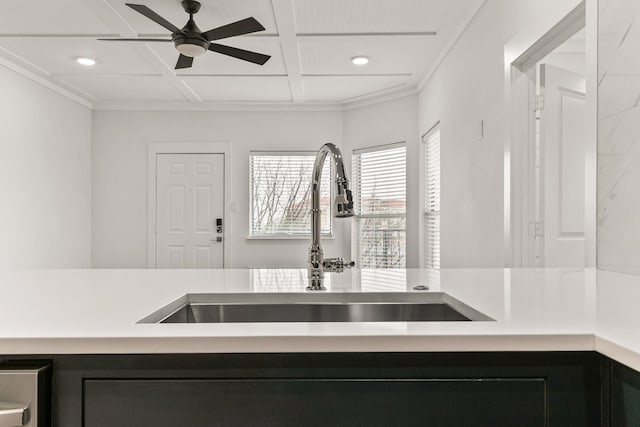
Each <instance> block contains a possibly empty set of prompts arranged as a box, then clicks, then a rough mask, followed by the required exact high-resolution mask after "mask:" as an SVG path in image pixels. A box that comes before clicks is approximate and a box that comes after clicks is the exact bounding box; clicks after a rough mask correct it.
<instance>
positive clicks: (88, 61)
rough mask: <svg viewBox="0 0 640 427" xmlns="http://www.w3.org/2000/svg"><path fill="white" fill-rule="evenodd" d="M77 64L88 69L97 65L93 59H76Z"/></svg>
mask: <svg viewBox="0 0 640 427" xmlns="http://www.w3.org/2000/svg"><path fill="white" fill-rule="evenodd" d="M76 62H77V63H78V64H80V65H84V66H86V67H91V66H93V65H96V61H95V59H91V58H76Z"/></svg>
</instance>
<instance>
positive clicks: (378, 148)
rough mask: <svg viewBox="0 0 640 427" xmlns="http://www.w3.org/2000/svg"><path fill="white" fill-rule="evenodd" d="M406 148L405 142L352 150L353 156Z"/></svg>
mask: <svg viewBox="0 0 640 427" xmlns="http://www.w3.org/2000/svg"><path fill="white" fill-rule="evenodd" d="M406 146H407V143H406V142H405V141H399V142H392V143H390V144H380V145H370V146H369V147H364V148H356V149H355V150H353V154H354V155H358V154H365V153H375V152H376V151H384V150H392V149H394V148H403V147H406Z"/></svg>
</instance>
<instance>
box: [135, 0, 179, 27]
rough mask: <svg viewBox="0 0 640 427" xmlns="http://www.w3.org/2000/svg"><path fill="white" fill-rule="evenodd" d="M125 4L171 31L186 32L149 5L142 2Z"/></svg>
mask: <svg viewBox="0 0 640 427" xmlns="http://www.w3.org/2000/svg"><path fill="white" fill-rule="evenodd" d="M125 4H126V5H127V6H129V7H130V8H131V9H133V10H135V11H136V12H138V13H141V14H143V15H144V16H146V17H147V18H149V19H151V20H152V21H153V22H155V23H156V24H158V25H162V26H163V27H164V28H166V29H167V30H169V31H171V32H172V33H180V34H184V33H183V32H182V30H181V29H180V28H178V27H176V26H175V25H173V24H172V23H171V22H169V21H167V20H166V19H164V18H163V17H162V16H160V15H158V14H157V13H155V12H154V11H153V10H151V9H149V8H148V7H147V6H145V5H142V4H132V3H125Z"/></svg>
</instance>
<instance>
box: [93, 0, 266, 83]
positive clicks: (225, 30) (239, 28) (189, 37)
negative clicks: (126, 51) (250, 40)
mask: <svg viewBox="0 0 640 427" xmlns="http://www.w3.org/2000/svg"><path fill="white" fill-rule="evenodd" d="M125 4H126V5H127V6H129V7H130V8H131V9H133V10H135V11H136V12H138V13H141V14H142V15H144V16H146V17H147V18H149V19H151V20H152V21H153V22H155V23H156V24H159V25H161V26H163V27H164V28H166V29H167V30H169V31H171V39H145V38H136V39H98V40H108V41H127V42H173V43H174V45H175V47H176V49H177V50H178V52H180V56H179V57H178V62H177V63H176V70H177V69H180V68H190V67H191V65H193V58H194V57H196V56H200V55H204V53H205V52H206V51H207V50H210V51H212V52H217V53H221V54H223V55H228V56H232V57H234V58H238V59H241V60H243V61H248V62H253V63H254V64H259V65H264V64H265V63H266V62H267V61H268V60H269V58H271V56H269V55H263V54H261V53H257V52H251V51H249V50H244V49H238V48H236V47H231V46H225V45H222V44H218V43H213V42H214V41H215V40H220V39H226V38H228V37H233V36H240V35H243V34H250V33H255V32H258V31H264V27H263V26H262V25H261V24H260V23H259V22H258V21H257V20H256V19H255V18H253V17H251V18H246V19H241V20H240V21H237V22H233V23H231V24H227V25H223V26H222V27H218V28H214V29H211V30H209V31H205V32H202V31H201V30H200V28H198V26H197V25H196V23H195V21H194V20H193V15H194V14H196V13H198V11H199V10H200V2H198V1H195V0H184V1H182V7H183V8H184V10H185V12H187V13H188V14H189V20H188V21H187V24H186V25H185V26H184V27H182V29H180V28H178V27H176V26H175V25H173V24H172V23H171V22H169V21H167V20H166V19H164V18H163V17H162V16H160V15H158V14H157V13H155V12H154V11H153V10H151V9H149V8H148V7H147V6H144V5H141V4H131V3H125Z"/></svg>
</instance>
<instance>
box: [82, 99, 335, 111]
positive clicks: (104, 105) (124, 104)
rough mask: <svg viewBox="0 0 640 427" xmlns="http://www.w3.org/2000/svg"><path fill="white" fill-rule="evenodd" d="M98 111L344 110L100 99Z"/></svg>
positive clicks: (331, 106)
mask: <svg viewBox="0 0 640 427" xmlns="http://www.w3.org/2000/svg"><path fill="white" fill-rule="evenodd" d="M93 109H94V110H97V111H328V112H330V111H342V110H343V107H342V106H341V105H340V104H336V103H293V102H289V103H285V102H189V101H98V102H96V103H95V104H94V105H93Z"/></svg>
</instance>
